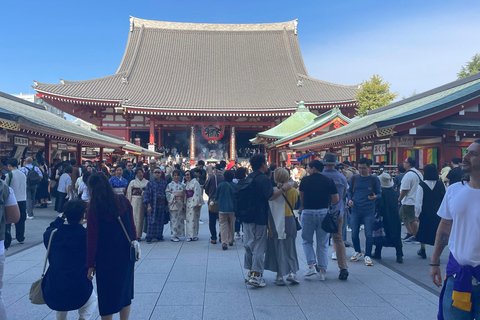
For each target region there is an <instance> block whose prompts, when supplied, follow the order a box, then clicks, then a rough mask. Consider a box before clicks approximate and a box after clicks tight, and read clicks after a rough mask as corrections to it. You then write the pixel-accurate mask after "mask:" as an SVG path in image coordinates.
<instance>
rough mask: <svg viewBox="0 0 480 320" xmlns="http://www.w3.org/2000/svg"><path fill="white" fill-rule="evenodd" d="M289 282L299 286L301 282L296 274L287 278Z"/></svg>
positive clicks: (291, 274)
mask: <svg viewBox="0 0 480 320" xmlns="http://www.w3.org/2000/svg"><path fill="white" fill-rule="evenodd" d="M287 281H288V282H291V283H292V284H299V283H300V282H299V281H298V279H297V275H296V274H295V273H290V274H289V275H288V277H287Z"/></svg>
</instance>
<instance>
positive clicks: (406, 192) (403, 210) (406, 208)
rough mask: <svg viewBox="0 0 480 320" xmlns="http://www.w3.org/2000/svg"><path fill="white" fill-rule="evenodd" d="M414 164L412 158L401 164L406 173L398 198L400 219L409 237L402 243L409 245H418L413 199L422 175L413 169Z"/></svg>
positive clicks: (415, 161) (415, 162)
mask: <svg viewBox="0 0 480 320" xmlns="http://www.w3.org/2000/svg"><path fill="white" fill-rule="evenodd" d="M416 164H417V160H415V159H414V158H412V157H408V158H407V159H405V161H404V162H403V167H404V168H405V170H406V171H407V172H406V173H405V176H404V177H403V179H402V184H401V185H400V196H399V197H398V202H400V203H401V204H402V206H401V207H400V211H399V214H400V218H402V220H403V223H404V224H405V227H406V228H407V231H408V234H407V236H408V235H410V236H408V237H405V239H403V241H405V243H410V244H418V241H416V240H415V236H416V235H417V231H418V225H417V221H416V219H415V198H416V197H417V189H418V186H419V184H420V182H421V181H422V180H423V176H422V174H421V173H420V171H418V170H417V169H416V168H415V165H416Z"/></svg>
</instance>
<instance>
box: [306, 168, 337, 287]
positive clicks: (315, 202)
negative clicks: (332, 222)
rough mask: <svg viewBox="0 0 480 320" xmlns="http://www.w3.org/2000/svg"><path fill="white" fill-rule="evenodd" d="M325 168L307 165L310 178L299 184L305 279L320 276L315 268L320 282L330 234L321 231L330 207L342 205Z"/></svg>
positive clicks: (307, 177) (325, 270) (324, 277)
mask: <svg viewBox="0 0 480 320" xmlns="http://www.w3.org/2000/svg"><path fill="white" fill-rule="evenodd" d="M323 168H324V166H323V164H322V163H321V162H320V161H319V160H313V161H311V162H310V163H309V164H308V167H307V171H308V176H306V177H305V178H303V179H302V183H301V184H300V199H301V200H302V206H301V207H300V209H299V211H298V213H299V214H300V216H301V222H302V240H303V241H302V246H303V252H304V253H305V258H306V260H307V264H308V270H307V271H306V272H305V276H306V277H310V276H313V275H316V274H317V270H316V268H315V264H317V267H318V268H319V270H320V271H319V273H318V276H319V279H320V281H325V279H326V272H327V265H328V238H329V233H327V232H325V231H324V230H323V229H322V222H323V219H325V217H326V215H327V214H328V207H329V205H330V204H331V203H332V204H335V203H337V202H339V201H340V198H339V196H338V191H337V187H336V186H335V183H334V182H333V180H332V179H330V178H328V177H326V176H325V175H323V174H321V172H322V171H323ZM314 234H315V237H316V245H317V249H316V253H317V254H316V255H315V250H314V249H313V236H314Z"/></svg>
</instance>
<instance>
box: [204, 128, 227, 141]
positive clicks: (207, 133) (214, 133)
mask: <svg viewBox="0 0 480 320" xmlns="http://www.w3.org/2000/svg"><path fill="white" fill-rule="evenodd" d="M224 129H225V126H222V125H216V124H209V125H204V126H203V130H202V135H203V137H204V138H205V139H206V140H220V139H222V138H223V130H224Z"/></svg>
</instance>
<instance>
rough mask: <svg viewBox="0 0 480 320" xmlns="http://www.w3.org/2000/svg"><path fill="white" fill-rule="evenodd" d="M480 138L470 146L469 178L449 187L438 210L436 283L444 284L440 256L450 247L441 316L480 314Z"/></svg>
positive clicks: (453, 319) (459, 318)
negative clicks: (446, 247)
mask: <svg viewBox="0 0 480 320" xmlns="http://www.w3.org/2000/svg"><path fill="white" fill-rule="evenodd" d="M479 154H480V140H476V141H475V142H474V143H472V144H471V145H470V146H469V147H468V148H467V154H466V155H465V156H464V157H463V163H462V164H463V166H462V169H463V171H464V172H465V173H468V174H469V175H470V181H468V182H466V181H462V182H461V183H455V184H453V185H452V186H450V187H449V188H448V189H447V193H446V194H445V197H444V198H443V201H442V204H441V206H440V209H439V210H438V212H437V214H438V215H439V216H440V218H442V219H441V221H440V224H439V226H438V230H437V236H436V238H435V247H434V249H433V254H432V257H431V261H430V262H431V263H430V266H431V267H430V277H431V279H432V281H433V283H434V284H435V285H436V286H438V287H441V286H442V274H441V271H440V256H441V254H442V252H443V249H444V248H445V246H447V244H448V248H449V250H450V256H449V261H448V263H447V270H446V280H445V284H444V285H443V289H442V292H441V294H440V304H439V313H438V319H445V320H463V319H474V318H475V319H479V318H480V285H479V281H480V257H479V255H478V253H479V252H480V233H479V232H478V230H480V219H479V218H478V208H479V207H480V157H479Z"/></svg>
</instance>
